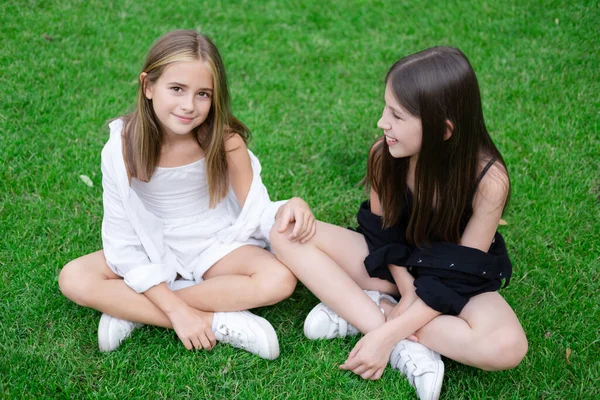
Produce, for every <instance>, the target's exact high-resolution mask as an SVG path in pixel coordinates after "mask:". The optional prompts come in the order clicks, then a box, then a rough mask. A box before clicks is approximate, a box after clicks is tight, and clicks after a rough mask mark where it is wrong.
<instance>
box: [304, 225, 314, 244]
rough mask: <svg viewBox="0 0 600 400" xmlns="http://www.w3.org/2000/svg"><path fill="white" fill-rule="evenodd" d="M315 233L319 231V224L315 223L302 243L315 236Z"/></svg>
mask: <svg viewBox="0 0 600 400" xmlns="http://www.w3.org/2000/svg"><path fill="white" fill-rule="evenodd" d="M315 233H317V224H315V223H313V225H312V228H311V230H310V233H309V234H308V235H307V236H306V238H305V239H304V240H303V241H302V243H306V242H308V241H309V240H310V239H312V237H313V236H315Z"/></svg>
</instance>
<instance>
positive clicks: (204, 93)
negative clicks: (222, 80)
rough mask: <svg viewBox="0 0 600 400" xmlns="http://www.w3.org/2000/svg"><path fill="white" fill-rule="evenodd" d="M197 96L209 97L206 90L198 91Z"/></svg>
mask: <svg viewBox="0 0 600 400" xmlns="http://www.w3.org/2000/svg"><path fill="white" fill-rule="evenodd" d="M198 96H200V97H210V94H208V93H207V92H198Z"/></svg>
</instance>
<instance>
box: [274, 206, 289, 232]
mask: <svg viewBox="0 0 600 400" xmlns="http://www.w3.org/2000/svg"><path fill="white" fill-rule="evenodd" d="M283 207H285V208H284V209H283V212H282V214H281V217H279V219H280V220H281V222H280V223H279V228H277V232H279V233H283V232H285V230H286V229H287V227H288V225H289V224H290V212H289V209H288V208H287V207H286V206H283Z"/></svg>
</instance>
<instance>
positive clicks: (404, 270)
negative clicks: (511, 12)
mask: <svg viewBox="0 0 600 400" xmlns="http://www.w3.org/2000/svg"><path fill="white" fill-rule="evenodd" d="M385 82H386V87H385V95H384V99H385V107H384V110H383V114H382V116H381V118H380V120H379V122H378V123H377V126H378V127H379V128H380V129H381V130H382V131H383V135H382V136H381V137H380V138H379V139H378V140H377V141H376V143H375V144H374V145H373V147H372V148H371V150H370V152H369V158H368V170H367V176H366V182H367V184H368V185H369V187H370V199H369V201H365V202H364V203H363V204H362V205H361V207H360V210H359V212H358V218H357V219H358V228H357V230H356V231H351V230H347V229H343V228H340V227H337V226H333V225H330V224H326V223H323V222H318V224H317V234H316V235H315V236H314V237H313V238H312V239H311V240H310V241H308V242H307V243H305V244H302V243H293V242H290V241H289V240H287V239H286V235H285V233H284V234H282V233H279V232H276V231H275V230H272V232H271V241H272V244H273V247H274V250H275V253H276V255H277V256H278V257H279V259H280V260H282V262H283V263H284V264H285V265H286V266H287V267H288V268H290V270H291V271H292V272H293V273H294V274H295V275H296V276H297V277H298V279H299V280H300V281H302V282H303V283H304V284H305V285H306V286H307V287H308V288H309V289H310V290H311V291H312V292H313V293H314V294H315V295H316V296H317V297H318V298H319V299H320V300H321V301H322V303H321V304H319V305H317V306H316V307H315V308H314V309H313V310H312V311H311V312H310V314H309V315H308V316H307V318H306V320H305V324H304V332H305V335H306V336H307V337H309V338H310V339H324V338H334V337H344V336H348V335H352V334H357V333H359V332H362V333H363V334H364V337H363V338H362V339H361V340H360V341H359V342H358V343H357V344H356V346H355V347H354V349H353V350H352V351H351V352H350V355H349V356H348V358H347V360H346V361H345V362H344V363H343V364H342V365H341V366H340V368H342V369H346V370H351V371H353V372H354V373H355V374H358V375H360V376H361V377H363V378H365V379H378V378H379V377H381V375H382V373H383V370H384V368H385V366H386V364H387V363H388V362H389V363H390V365H391V366H392V367H393V368H396V369H399V370H401V371H402V372H403V373H404V374H405V375H406V376H407V378H408V379H409V381H410V383H411V384H412V385H413V386H414V387H415V388H416V390H417V393H418V395H419V397H420V398H422V399H425V398H426V399H436V398H438V396H439V393H440V390H441V386H442V378H443V373H444V365H443V363H442V361H441V358H440V354H441V355H444V356H446V357H448V358H451V359H453V360H456V361H458V362H460V363H463V364H467V365H471V366H474V367H477V368H481V369H484V370H503V369H509V368H513V367H515V366H516V365H518V364H519V363H520V361H521V360H522V359H523V357H524V356H525V353H526V352H527V339H526V337H525V334H524V332H523V329H522V327H521V325H520V323H519V321H518V319H517V317H516V315H515V313H514V312H513V310H512V309H511V307H510V306H509V305H508V303H507V302H506V301H505V300H504V299H503V298H502V296H501V295H500V294H499V293H498V292H497V290H498V289H500V287H501V286H503V285H504V286H506V285H507V284H508V282H509V280H510V275H511V271H512V266H511V262H510V260H509V257H508V254H507V252H506V246H505V244H504V239H503V238H502V236H501V235H500V233H498V232H497V227H498V223H499V221H500V217H501V216H502V212H503V210H504V208H505V206H506V203H507V200H508V197H509V193H510V180H509V177H508V172H507V169H506V166H505V163H504V160H503V158H502V156H501V154H500V152H499V151H498V149H497V148H496V146H495V145H494V143H493V141H492V139H491V138H490V135H489V133H488V131H487V129H486V126H485V123H484V118H483V113H482V106H481V99H480V93H479V86H478V83H477V79H476V77H475V73H474V71H473V69H472V67H471V65H470V63H469V61H468V60H467V58H466V57H465V55H464V54H463V53H462V52H461V51H460V50H457V49H454V48H447V47H435V48H431V49H427V50H424V51H421V52H419V53H416V54H412V55H409V56H407V57H404V58H402V59H400V60H399V61H398V62H396V63H395V64H394V65H393V66H392V68H391V69H390V70H389V72H388V74H387V76H386V80H385ZM398 296H399V298H400V301H399V302H396V300H395V298H398ZM407 338H410V339H412V340H407Z"/></svg>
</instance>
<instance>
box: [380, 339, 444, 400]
mask: <svg viewBox="0 0 600 400" xmlns="http://www.w3.org/2000/svg"><path fill="white" fill-rule="evenodd" d="M390 366H391V367H392V368H394V369H397V370H399V371H401V372H402V373H403V374H404V375H406V378H407V379H408V381H409V382H410V384H411V386H412V387H414V388H415V389H416V390H417V396H419V399H421V400H437V399H438V398H439V397H440V392H441V390H442V381H443V380H444V362H443V361H442V357H441V356H440V355H439V353H436V352H435V351H433V350H431V349H429V348H427V347H425V346H423V345H422V344H421V343H418V342H413V341H411V340H408V339H405V340H401V341H400V342H398V343H397V344H396V346H395V347H394V348H393V349H392V354H391V355H390Z"/></svg>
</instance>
